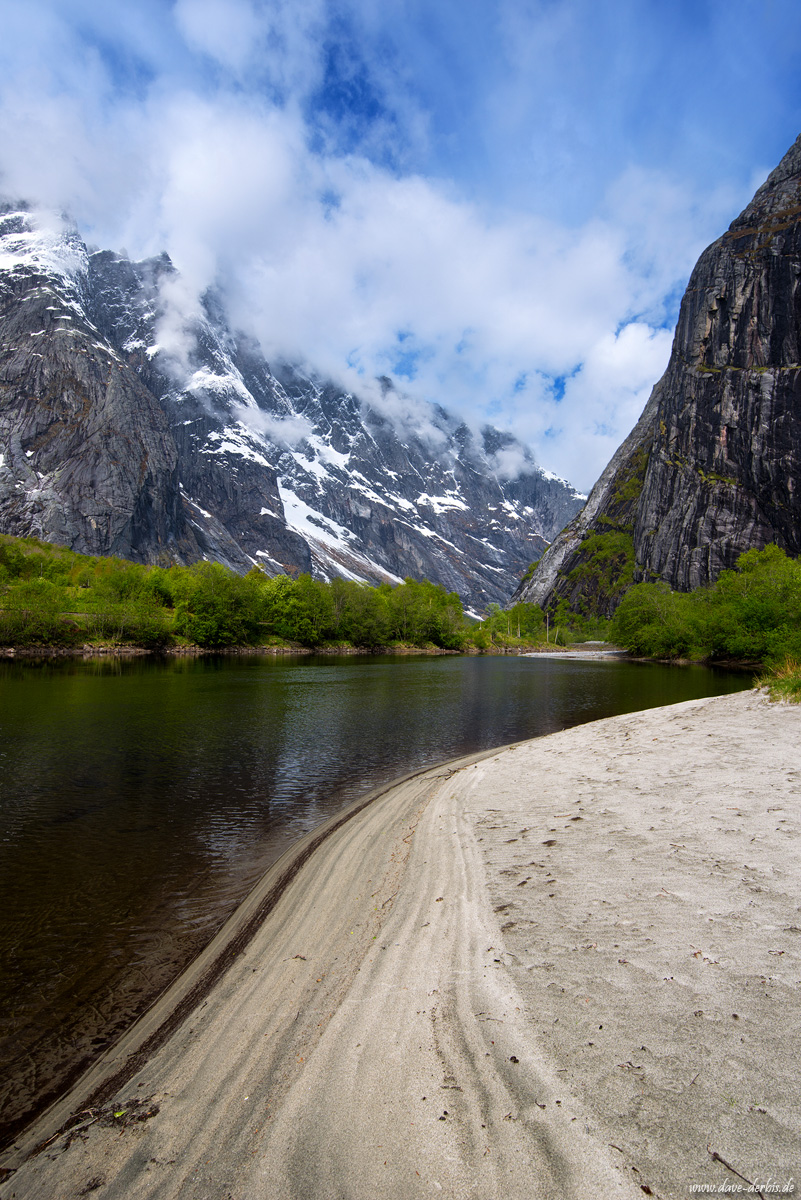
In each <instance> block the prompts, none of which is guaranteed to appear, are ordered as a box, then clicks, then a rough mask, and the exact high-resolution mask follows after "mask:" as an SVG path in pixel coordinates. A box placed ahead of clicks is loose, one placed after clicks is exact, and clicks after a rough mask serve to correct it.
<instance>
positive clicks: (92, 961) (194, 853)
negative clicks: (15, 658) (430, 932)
mask: <svg viewBox="0 0 801 1200" xmlns="http://www.w3.org/2000/svg"><path fill="white" fill-rule="evenodd" d="M749 683H750V680H749V679H747V678H743V677H741V676H736V675H732V674H724V673H712V672H709V671H706V670H703V669H702V668H669V667H652V666H642V665H639V664H620V663H604V662H597V661H596V662H587V663H581V662H575V661H564V662H558V661H553V660H550V659H540V660H537V659H517V658H465V659H462V658H407V657H404V658H396V659H392V658H382V659H374V658H364V657H359V658H348V659H331V658H322V657H321V658H299V659H277V660H276V659H272V658H264V657H238V656H237V657H234V658H227V657H226V658H201V659H195V658H184V659H181V658H178V659H171V660H168V661H166V662H158V661H154V660H150V659H136V660H133V661H121V660H114V659H102V660H95V661H80V660H65V661H58V662H55V663H52V662H46V663H38V664H30V663H26V664H25V665H22V664H20V663H16V662H11V663H5V664H2V665H0V905H2V912H3V922H2V932H1V933H0V950H1V951H2V956H1V957H2V964H3V965H2V969H1V971H0V1011H1V1012H2V1016H0V1055H2V1059H3V1061H4V1063H5V1064H6V1068H7V1069H6V1072H5V1080H4V1085H3V1089H4V1090H2V1091H0V1112H1V1113H2V1115H3V1119H4V1121H5V1130H6V1133H7V1134H8V1133H9V1132H12V1131H13V1128H14V1126H15V1125H16V1124H17V1123H18V1122H20V1121H22V1120H23V1119H24V1118H25V1117H26V1116H29V1115H30V1113H31V1112H32V1111H33V1110H34V1109H35V1108H36V1107H37V1106H39V1105H41V1103H42V1102H43V1100H44V1099H46V1098H47V1096H48V1095H50V1094H52V1093H53V1091H54V1090H57V1089H60V1088H61V1087H62V1086H63V1085H64V1083H65V1082H66V1081H67V1079H69V1078H70V1077H71V1076H73V1075H74V1074H76V1073H77V1072H78V1071H79V1070H80V1069H82V1067H83V1066H84V1065H86V1063H87V1062H88V1061H89V1060H90V1059H91V1056H92V1055H93V1054H94V1053H96V1052H97V1050H98V1049H99V1048H101V1047H102V1046H103V1045H105V1044H107V1043H108V1042H109V1041H110V1040H111V1039H113V1038H114V1037H116V1036H117V1035H118V1034H119V1033H120V1032H121V1031H122V1029H124V1028H125V1027H126V1026H127V1025H128V1024H129V1023H130V1020H131V1018H132V1016H133V1015H134V1014H135V1013H136V1012H138V1011H141V1010H142V1008H143V1007H144V1006H145V1005H146V1004H147V1003H149V1002H150V1000H152V999H153V998H154V997H155V995H157V994H158V992H159V991H160V990H161V989H162V988H163V987H164V986H165V985H166V983H167V982H169V980H170V979H171V978H172V977H173V976H174V975H175V974H176V973H177V972H178V970H180V968H181V967H182V966H183V965H185V964H186V962H188V961H189V960H190V959H191V958H192V957H193V956H194V955H195V954H196V953H197V951H198V950H199V949H200V948H201V947H202V945H204V944H205V943H206V942H207V941H208V940H209V938H210V937H211V936H212V935H213V933H214V931H215V930H216V929H217V928H219V926H220V925H221V924H222V922H223V921H224V920H225V918H226V917H227V916H228V915H229V913H230V912H231V911H232V910H233V908H234V907H235V906H236V904H237V903H238V902H239V900H240V899H241V898H242V897H243V896H244V895H245V894H246V893H247V891H248V890H249V888H250V887H251V886H252V885H253V883H254V882H255V881H256V879H257V878H258V877H259V875H260V874H261V873H262V872H263V871H264V870H265V869H266V867H267V866H268V865H269V864H270V863H271V862H272V861H274V859H275V858H276V857H277V856H278V854H279V853H280V852H281V850H282V849H283V848H285V846H286V845H287V844H288V843H289V842H290V841H292V840H293V839H294V838H296V837H297V836H299V835H300V834H302V833H303V832H305V831H306V830H307V829H309V828H311V827H313V826H314V825H315V824H317V823H319V821H321V820H323V819H324V818H325V817H327V816H328V815H329V814H330V813H332V812H334V811H336V810H337V809H338V808H340V807H341V806H342V805H343V804H344V803H346V802H347V801H348V800H350V799H351V798H353V797H355V796H357V795H360V794H364V793H365V792H366V791H368V790H370V789H371V788H373V787H375V786H377V785H378V784H380V783H382V782H385V781H388V780H390V779H392V778H394V777H395V776H397V775H399V774H402V773H405V772H407V771H410V770H414V769H416V768H419V767H423V766H426V765H429V764H431V763H434V762H439V761H442V760H443V759H446V758H451V757H454V756H456V755H460V754H466V753H469V752H471V751H473V750H478V749H483V748H486V747H489V746H494V745H502V744H504V743H506V742H511V741H517V740H521V739H523V738H527V737H534V736H537V735H539V734H543V733H549V732H552V731H554V730H557V729H562V728H564V727H566V726H569V725H573V724H576V723H578V722H581V721H587V720H593V719H595V718H597V717H604V716H610V715H613V714H615V713H619V712H625V711H631V710H633V709H639V708H646V707H651V706H653V705H659V704H668V703H672V702H675V701H678V700H685V699H692V698H694V697H697V696H703V695H711V694H714V693H717V692H725V691H734V690H737V689H738V688H741V687H744V686H748V685H749Z"/></svg>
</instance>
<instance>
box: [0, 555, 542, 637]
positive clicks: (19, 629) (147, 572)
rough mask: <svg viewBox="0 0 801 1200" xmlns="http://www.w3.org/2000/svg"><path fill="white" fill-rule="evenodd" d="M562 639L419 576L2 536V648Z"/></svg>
mask: <svg viewBox="0 0 801 1200" xmlns="http://www.w3.org/2000/svg"><path fill="white" fill-rule="evenodd" d="M557 641H564V634H563V633H560V631H559V630H557V629H550V628H549V627H548V626H547V623H546V619H545V617H544V616H543V614H542V612H541V610H540V609H539V608H538V607H537V606H536V605H533V604H518V605H515V607H514V608H512V609H509V610H502V609H501V608H500V607H499V606H498V605H497V604H495V605H491V606H490V608H489V610H488V611H487V613H486V614H484V618H483V619H482V620H475V619H474V618H471V617H468V616H466V615H465V613H464V611H463V608H462V604H461V601H460V599H459V597H458V596H457V594H456V593H455V592H446V591H445V589H444V588H443V587H441V586H439V585H437V584H433V583H429V582H426V581H425V580H423V581H417V580H413V579H407V580H406V581H405V582H404V583H400V584H396V585H390V584H380V585H379V586H378V587H370V586H369V585H367V584H361V583H355V582H353V581H351V580H345V579H334V580H332V581H331V582H330V583H324V582H322V581H320V580H316V579H312V578H311V576H309V575H300V576H299V577H298V578H296V579H291V578H290V577H289V576H287V575H278V576H275V577H269V576H268V575H266V574H265V573H264V572H263V571H261V570H259V569H258V568H257V567H254V568H253V570H251V571H249V572H248V573H247V574H246V575H237V574H236V573H235V572H233V571H230V570H228V569H227V568H226V567H223V566H221V565H220V564H219V563H211V562H198V563H195V564H194V565H193V566H191V567H182V566H169V567H148V566H143V565H141V564H138V563H132V562H128V561H126V560H124V559H119V558H106V557H89V556H87V555H83V554H77V553H75V552H74V551H72V550H68V549H66V548H64V547H61V546H55V545H51V544H49V543H46V542H41V541H39V540H37V539H36V538H15V537H11V536H8V535H0V647H3V648H5V649H6V651H7V652H12V651H21V652H26V653H37V652H38V653H43V654H44V653H47V654H51V653H56V654H58V653H75V652H78V653H80V652H90V653H98V652H100V653H102V652H109V651H112V652H114V651H120V650H126V651H130V652H136V651H140V652H143V651H146V652H151V653H194V652H197V651H223V650H226V651H229V650H237V649H238V650H241V651H247V650H248V649H259V650H266V651H272V652H275V653H281V652H284V651H292V650H295V651H298V650H299V651H312V650H330V651H332V652H337V653H342V652H344V653H348V652H355V651H369V650H377V649H382V650H389V651H395V652H397V651H403V650H404V649H412V650H425V651H429V652H438V653H443V652H450V653H508V652H511V653H515V652H517V651H520V650H525V649H531V648H535V647H537V646H539V645H540V644H543V643H546V644H548V645H551V644H554V643H556V642H557Z"/></svg>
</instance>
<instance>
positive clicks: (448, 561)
mask: <svg viewBox="0 0 801 1200" xmlns="http://www.w3.org/2000/svg"><path fill="white" fill-rule="evenodd" d="M178 285H180V279H179V278H178V276H177V273H176V271H175V270H174V268H173V266H172V264H171V262H170V260H169V258H167V256H166V255H163V256H161V257H157V258H154V259H149V260H146V261H144V262H131V261H129V260H128V259H127V258H126V257H125V256H124V255H120V254H115V253H112V252H110V251H106V250H99V251H93V252H90V250H89V249H88V248H87V246H86V245H85V243H84V242H83V241H82V239H81V237H80V236H79V234H78V232H77V230H76V229H75V228H74V227H72V226H71V225H70V224H69V223H68V222H65V221H64V220H62V219H55V218H52V217H51V218H48V217H46V216H43V215H42V214H37V213H34V212H31V211H28V210H27V209H26V207H25V206H21V205H16V206H15V205H10V204H6V205H4V206H3V207H0V531H2V532H5V533H11V534H16V535H35V536H37V537H41V538H43V539H45V540H49V541H54V542H59V543H62V544H64V545H67V546H69V547H71V548H72V549H74V550H78V551H81V552H82V553H87V554H116V555H120V556H122V557H125V558H131V559H134V560H137V561H140V562H148V563H156V562H159V563H170V562H178V563H190V562H193V561H196V560H198V559H200V558H209V559H214V560H217V561H219V562H222V563H225V564H227V565H228V566H231V567H233V568H234V569H235V570H237V571H246V570H248V569H250V568H251V567H252V566H253V565H254V564H258V565H259V566H261V567H262V568H263V569H264V570H265V571H267V573H268V574H277V573H280V572H288V573H291V574H294V573H298V572H301V571H311V572H313V573H314V574H315V575H317V576H318V577H321V578H330V577H331V576H333V575H342V576H345V577H347V578H353V579H359V580H365V581H367V582H370V583H377V582H380V581H383V580H389V581H395V580H400V579H403V578H405V577H406V576H413V577H417V578H420V577H425V578H428V579H431V580H432V581H434V582H437V583H441V584H444V585H445V586H446V587H447V588H448V589H449V590H454V591H457V592H458V593H459V594H460V595H461V597H462V600H463V601H464V602H465V604H466V605H468V606H470V607H472V608H474V609H480V608H483V607H484V606H485V605H486V604H487V603H488V602H490V601H497V602H501V603H503V602H505V601H506V600H507V599H508V597H509V594H510V593H511V591H512V590H513V588H514V586H515V583H516V581H517V579H519V577H520V574H521V572H522V571H523V570H524V569H525V567H526V566H527V565H528V563H529V562H530V561H531V560H532V559H533V558H536V557H537V556H538V555H539V554H540V553H541V552H542V550H543V549H544V547H545V545H546V543H547V541H548V540H550V539H551V538H552V537H553V536H554V534H555V533H556V532H558V530H559V529H561V528H562V526H563V525H564V524H565V522H566V521H567V520H569V519H570V517H572V516H573V515H574V513H575V512H576V511H577V509H578V508H579V506H580V504H581V501H582V500H583V497H581V496H579V495H578V494H577V493H576V492H575V491H574V490H573V489H572V488H571V487H569V485H567V484H566V483H565V482H564V481H563V480H560V479H557V478H556V477H555V476H553V475H550V474H549V473H547V472H545V471H542V470H541V469H540V468H539V467H538V466H537V465H536V464H535V462H534V460H533V457H532V456H531V454H530V452H529V451H528V450H527V449H526V448H525V447H523V446H522V445H521V444H520V443H518V442H516V440H515V439H514V438H513V437H512V436H511V435H510V434H506V433H502V432H500V431H499V430H496V429H492V428H487V429H485V430H483V431H482V432H481V433H480V434H474V433H473V432H472V431H471V430H470V429H469V428H468V427H467V425H465V424H464V423H463V422H462V421H460V420H459V419H457V418H456V417H454V416H453V415H451V414H449V413H448V412H446V411H445V410H444V409H443V408H440V407H436V406H433V405H428V404H422V403H421V402H413V401H411V400H410V399H409V398H408V397H405V396H403V395H401V394H400V393H399V392H397V391H396V389H395V388H394V386H393V384H392V383H391V381H389V380H383V381H381V385H380V388H378V387H377V388H376V389H375V394H374V396H373V398H372V399H371V400H370V402H368V401H367V400H366V399H365V398H359V397H358V396H355V395H353V394H351V393H348V392H345V391H343V390H342V389H341V388H339V387H337V386H336V385H335V384H333V383H331V382H329V381H326V380H325V379H321V378H317V377H315V376H314V375H313V374H310V373H309V372H305V371H302V370H301V369H299V368H298V367H296V366H292V365H290V364H286V363H281V364H277V365H276V364H273V365H270V364H268V363H267V361H266V360H265V358H264V356H263V354H262V352H261V350H260V348H259V346H258V344H257V343H256V342H254V341H253V340H252V339H250V338H247V337H245V336H243V335H239V334H237V333H235V332H234V331H232V330H231V329H230V328H229V325H228V323H227V321H226V318H225V313H224V309H223V305H222V303H221V301H220V298H219V297H217V296H215V295H213V294H209V295H207V296H206V297H205V298H204V300H203V305H202V310H201V311H200V312H199V313H194V314H193V315H188V314H184V313H182V312H181V311H180V308H179V309H177V310H176V300H175V296H176V295H178V294H179V291H180V288H179V286H178ZM504 468H505V469H504Z"/></svg>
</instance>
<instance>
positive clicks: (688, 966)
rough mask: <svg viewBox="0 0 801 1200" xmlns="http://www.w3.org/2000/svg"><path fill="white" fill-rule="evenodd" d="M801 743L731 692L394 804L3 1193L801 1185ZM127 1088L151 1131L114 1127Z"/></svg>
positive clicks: (427, 778)
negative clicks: (99, 1107) (107, 1098)
mask: <svg viewBox="0 0 801 1200" xmlns="http://www.w3.org/2000/svg"><path fill="white" fill-rule="evenodd" d="M799 735H801V709H799V708H795V707H791V706H786V705H772V704H769V703H768V702H767V701H765V700H764V699H763V698H762V697H760V696H759V695H758V694H757V693H754V692H746V693H740V694H738V695H735V696H728V697H722V698H717V699H712V700H701V701H691V702H689V703H685V704H679V705H675V706H672V707H669V708H663V709H656V710H651V711H649V712H645V713H636V714H633V715H629V716H624V717H615V718H612V719H610V720H606V721H598V722H594V723H593V724H591V725H585V726H582V727H580V728H578V729H573V730H569V731H566V732H564V733H559V734H554V735H552V736H550V737H547V738H541V739H537V740H535V741H532V742H527V743H524V744H521V745H519V746H517V747H512V748H507V749H505V750H503V751H500V752H498V753H494V754H492V755H489V756H485V757H483V758H481V759H480V760H479V761H477V762H475V763H473V764H471V765H468V766H464V767H462V768H461V769H459V770H458V771H455V772H452V771H449V770H447V769H443V768H440V769H438V770H435V771H431V772H428V773H427V774H425V775H423V776H419V777H416V778H415V779H413V780H410V781H407V782H406V783H404V784H402V785H400V786H399V787H397V788H395V789H393V790H392V791H390V792H388V793H387V794H386V795H384V796H383V797H382V798H380V799H379V800H378V801H376V802H375V803H374V804H373V805H371V806H370V807H369V808H367V809H366V810H364V811H363V812H362V813H360V814H359V815H358V816H357V817H355V818H353V819H352V820H351V821H350V822H348V823H347V824H346V825H344V826H343V827H342V828H340V829H339V830H337V831H336V832H335V833H334V834H332V835H331V836H330V837H329V838H328V839H327V840H326V841H325V842H324V843H323V845H322V846H321V847H320V848H319V849H318V850H316V852H315V853H314V855H313V856H312V857H311V859H310V861H309V862H308V863H307V864H306V866H304V867H303V869H302V870H301V871H300V873H299V874H298V876H297V877H296V878H295V879H294V881H293V882H292V883H291V885H290V886H289V888H288V890H287V891H286V892H285V894H284V896H283V898H282V899H281V900H280V902H279V903H278V905H277V907H276V908H275V910H274V911H273V912H272V913H271V914H270V916H268V917H267V919H266V920H265V922H264V924H263V925H262V926H261V928H260V929H259V931H258V933H257V934H256V936H255V938H254V939H253V941H252V942H251V943H250V945H249V946H248V948H247V950H246V951H245V952H244V953H242V954H241V955H240V956H239V958H238V959H237V960H236V961H235V963H234V964H233V966H232V967H231V968H230V969H229V971H228V972H227V973H226V975H225V976H224V977H223V978H222V979H221V980H220V981H219V983H218V984H217V985H216V986H215V988H214V989H213V991H212V992H211V994H210V995H209V997H208V999H207V1000H206V1002H205V1004H204V1005H203V1007H201V1008H200V1009H198V1010H197V1011H196V1012H194V1013H193V1014H192V1015H191V1016H190V1017H189V1018H188V1019H187V1020H186V1021H185V1023H184V1024H183V1025H182V1026H181V1027H180V1028H179V1029H178V1030H177V1032H176V1033H175V1034H174V1035H173V1036H172V1038H171V1039H170V1040H169V1041H168V1042H167V1043H166V1045H165V1046H164V1047H163V1048H162V1049H161V1050H160V1051H158V1052H157V1053H156V1054H155V1055H154V1056H153V1057H152V1058H151V1060H150V1061H149V1062H147V1063H146V1065H145V1066H144V1067H143V1068H142V1069H141V1070H140V1071H139V1073H138V1074H137V1075H135V1076H134V1078H133V1079H132V1080H131V1081H130V1082H129V1083H128V1084H126V1085H125V1087H123V1088H122V1089H121V1092H120V1094H119V1096H118V1097H117V1098H115V1099H114V1100H113V1102H112V1103H111V1104H110V1105H109V1106H108V1112H109V1114H112V1113H113V1112H114V1111H122V1110H127V1112H128V1114H129V1118H128V1119H126V1118H120V1119H118V1120H115V1118H114V1117H113V1115H109V1116H108V1118H107V1119H106V1120H105V1121H104V1120H99V1121H95V1122H94V1123H93V1124H90V1125H87V1126H86V1127H85V1128H84V1129H83V1130H81V1131H80V1133H79V1134H78V1136H73V1137H72V1139H70V1138H69V1137H63V1136H62V1137H60V1138H58V1139H56V1140H55V1141H53V1142H52V1143H51V1144H50V1146H49V1147H48V1148H47V1149H46V1150H45V1151H43V1152H41V1153H39V1154H38V1155H36V1156H34V1157H33V1158H30V1159H29V1160H28V1161H27V1162H26V1163H24V1165H22V1166H20V1167H19V1169H18V1170H17V1171H16V1172H15V1174H14V1175H12V1176H11V1177H10V1178H9V1179H8V1180H7V1182H6V1183H5V1184H4V1185H3V1187H2V1188H0V1197H2V1200H12V1198H14V1200H22V1198H23V1197H26V1198H27V1197H30V1198H34V1197H35V1198H36V1200H62V1198H63V1200H67V1198H70V1197H77V1196H80V1195H91V1196H92V1197H100V1198H113V1200H140V1198H145V1197H149V1198H153V1200H171V1198H173V1197H181V1198H182V1200H189V1198H192V1200H200V1198H204V1200H206V1198H207V1200H257V1198H265V1200H287V1198H297V1200H334V1198H336V1200H340V1198H348V1200H351V1198H353V1200H377V1198H380V1197H392V1198H393V1200H416V1198H417V1197H423V1196H448V1197H475V1198H476V1200H494V1198H495V1197H498V1198H500V1197H504V1198H506V1197H508V1198H510V1200H515V1198H518V1197H519V1198H520V1200H539V1198H545V1197H549V1198H553V1200H568V1198H571V1197H576V1198H578V1197H581V1198H582V1200H593V1198H594V1197H604V1198H606V1197H616V1196H625V1197H633V1196H635V1197H636V1196H638V1197H642V1196H643V1194H647V1195H656V1196H661V1197H665V1198H668V1197H687V1196H690V1195H691V1194H692V1193H691V1192H690V1187H691V1185H692V1184H712V1185H714V1186H716V1187H717V1186H719V1185H724V1184H725V1185H728V1186H736V1185H737V1184H738V1183H739V1184H740V1185H741V1186H742V1188H743V1194H747V1191H746V1189H747V1187H748V1184H747V1183H745V1182H744V1181H743V1179H742V1178H740V1177H738V1175H736V1174H733V1173H732V1171H731V1170H729V1168H728V1167H727V1166H726V1165H725V1163H728V1164H730V1166H731V1167H732V1168H734V1169H735V1171H737V1172H740V1173H741V1175H742V1176H744V1177H745V1178H746V1179H748V1180H751V1181H755V1182H757V1183H762V1184H763V1185H766V1186H767V1188H768V1190H767V1191H765V1194H766V1195H768V1194H776V1193H775V1192H772V1191H771V1190H770V1186H771V1185H769V1184H768V1181H773V1183H774V1184H776V1183H778V1185H779V1186H780V1187H783V1186H784V1185H785V1184H787V1183H788V1181H789V1180H790V1178H791V1177H795V1178H797V1179H799V1182H801V1135H800V1132H799V1131H801V1085H800V1084H799V1070H798V1065H797V1055H798V1033H799V1027H800V1026H801V991H799V984H800V983H801V871H800V870H799V868H801V861H800V859H801V841H800V840H799V833H801V812H800V811H799V810H800V806H799V785H800V784H801V737H800V736H799ZM735 1014H736V1015H735ZM76 1095H77V1094H76ZM132 1098H133V1099H134V1100H137V1101H139V1102H142V1104H143V1108H142V1111H150V1110H151V1109H152V1108H153V1106H155V1105H157V1106H158V1112H157V1113H156V1114H155V1115H153V1116H152V1117H150V1118H149V1119H147V1120H144V1121H134V1122H130V1123H129V1119H130V1114H131V1113H132V1112H134V1107H133V1106H132V1105H131V1103H130V1101H131V1099H132ZM76 1103H77V1100H76ZM443 1118H444V1119H443ZM88 1119H91V1117H89V1118H88ZM713 1155H717V1156H718V1157H717V1158H714V1157H713ZM721 1160H724V1161H721ZM87 1188H88V1189H90V1190H88V1191H87ZM727 1194H731V1191H729V1192H728V1193H727ZM751 1194H752V1195H753V1194H755V1193H754V1192H752V1193H751ZM785 1194H787V1193H785Z"/></svg>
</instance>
